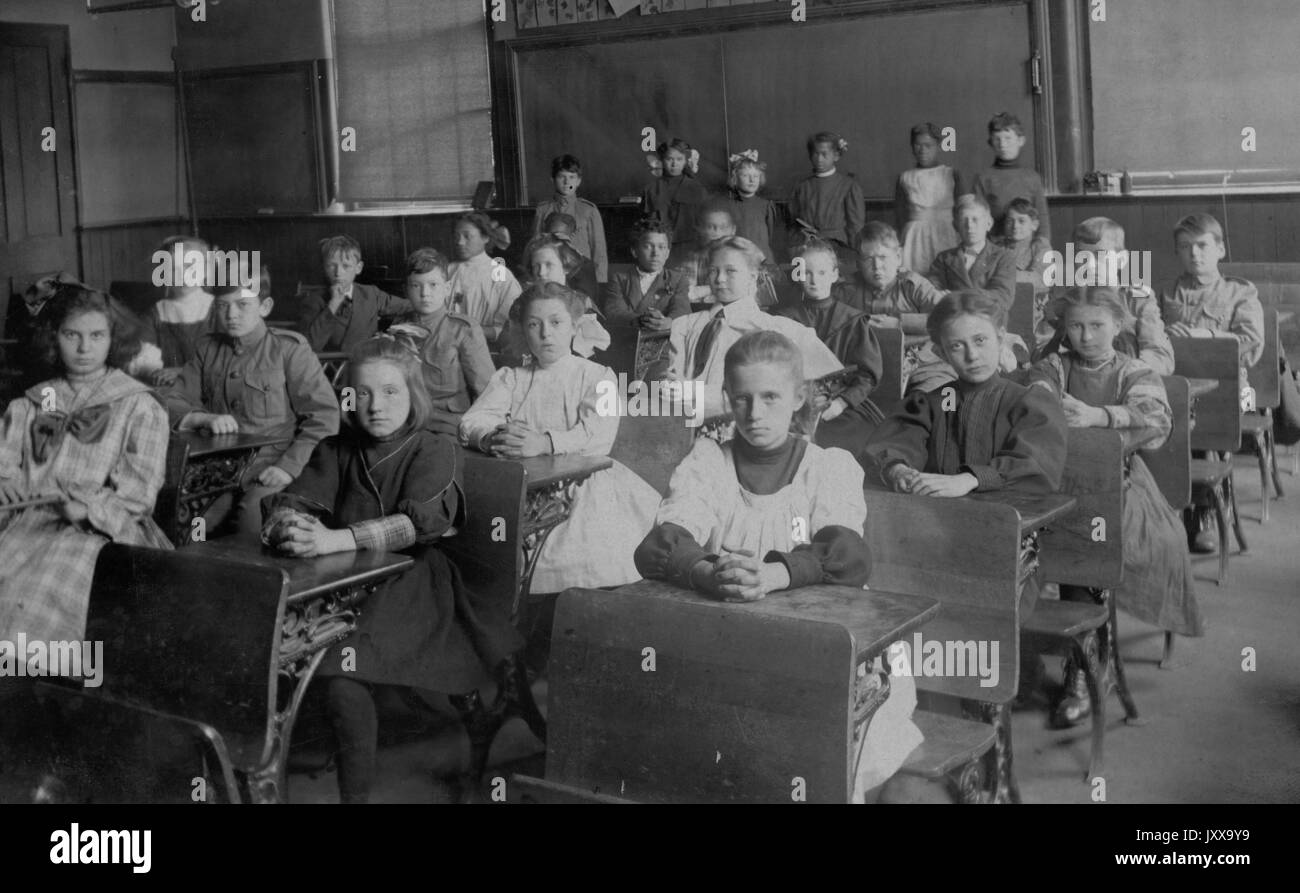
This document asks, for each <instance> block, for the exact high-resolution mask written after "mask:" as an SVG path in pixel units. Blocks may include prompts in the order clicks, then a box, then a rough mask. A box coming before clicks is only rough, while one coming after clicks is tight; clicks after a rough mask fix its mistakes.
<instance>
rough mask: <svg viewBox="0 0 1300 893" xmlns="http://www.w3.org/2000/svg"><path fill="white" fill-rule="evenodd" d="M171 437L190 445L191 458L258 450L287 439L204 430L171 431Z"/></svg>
mask: <svg viewBox="0 0 1300 893" xmlns="http://www.w3.org/2000/svg"><path fill="white" fill-rule="evenodd" d="M172 437H174V438H177V439H179V440H183V441H185V442H186V443H188V444H189V445H190V457H191V458H199V457H201V456H211V455H213V454H215V453H228V452H231V451H233V450H249V449H253V450H258V449H261V448H262V447H264V446H272V445H274V444H277V443H284V442H285V441H287V440H289V438H288V437H272V436H269V435H265V434H243V433H237V434H208V433H207V432H204V431H180V432H176V433H173V434H172Z"/></svg>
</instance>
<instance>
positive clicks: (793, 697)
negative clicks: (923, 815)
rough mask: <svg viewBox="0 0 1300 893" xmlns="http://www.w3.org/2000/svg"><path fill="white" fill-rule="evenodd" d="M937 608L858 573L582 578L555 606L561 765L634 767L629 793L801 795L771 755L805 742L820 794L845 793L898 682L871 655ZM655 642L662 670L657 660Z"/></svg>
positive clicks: (623, 771) (550, 760)
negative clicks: (778, 582) (647, 654)
mask: <svg viewBox="0 0 1300 893" xmlns="http://www.w3.org/2000/svg"><path fill="white" fill-rule="evenodd" d="M939 612H940V605H939V603H938V602H937V601H936V600H935V599H932V598H929V597H926V596H921V595H904V594H899V593H893V592H886V591H882V590H866V591H864V590H861V589H856V588H852V587H847V586H825V585H818V586H808V587H803V588H800V589H794V590H789V591H783V592H773V593H771V594H769V595H768V596H767V597H765V598H763V599H760V600H758V601H755V602H722V601H717V600H715V599H712V598H708V597H706V596H704V595H702V594H700V593H698V592H694V591H691V590H687V589H682V588H679V587H677V586H674V585H671V584H668V583H663V582H659V581H653V580H642V581H641V582H638V583H632V584H629V585H626V586H620V587H618V588H617V589H614V590H611V591H608V592H604V591H592V590H569V591H567V592H565V593H564V594H563V595H562V596H561V598H560V603H559V605H558V606H557V608H556V632H555V642H554V645H553V648H554V650H553V652H552V683H551V692H552V698H553V700H552V703H553V710H554V715H553V716H552V735H551V739H550V741H549V742H548V748H547V766H546V772H547V778H548V779H549V780H552V781H554V782H557V783H559V784H561V785H572V786H573V787H574V788H583V789H585V790H586V791H587V792H588V793H589V792H590V791H592V790H596V789H599V790H602V791H608V792H610V793H615V794H622V784H621V780H622V779H626V784H627V793H626V794H623V796H627V797H632V798H634V799H638V800H644V801H651V802H719V801H730V802H746V801H748V802H772V801H773V800H774V799H776V800H782V801H784V802H789V796H790V794H789V792H790V787H789V784H790V782H789V777H788V776H784V777H781V778H779V779H778V780H775V781H774V780H773V778H772V775H773V772H772V766H779V765H782V763H783V761H784V759H785V758H786V757H788V756H789V754H790V751H791V750H792V749H797V750H798V753H799V754H800V758H799V759H798V761H797V764H798V765H799V766H800V767H806V771H801V772H800V774H801V775H803V776H805V777H806V779H807V784H808V790H809V791H810V792H820V794H819V795H817V796H814V797H813V799H814V800H819V799H821V797H826V798H827V799H838V800H839V801H840V802H844V801H845V800H846V799H847V796H848V794H849V793H851V786H852V779H853V777H854V774H855V773H854V771H853V769H854V767H853V758H854V756H855V754H856V752H857V745H858V743H859V742H861V741H862V739H863V736H864V735H865V733H866V730H867V728H868V725H869V723H870V721H871V718H872V716H873V715H874V713H875V711H876V709H877V708H878V707H879V706H880V704H882V703H883V702H884V700H885V699H886V697H887V696H888V693H889V677H888V674H887V673H886V674H884V675H883V676H873V675H872V673H871V670H870V664H871V662H872V661H873V660H874V659H875V658H876V657H877V656H879V655H881V654H882V653H883V651H884V650H885V648H886V647H887V646H888V645H889V644H891V643H893V642H897V641H899V640H901V639H903V638H904V637H906V636H909V635H910V634H911V633H912V632H913V631H915V630H917V629H919V628H920V627H921V626H922V625H923V624H925V623H926V622H927V621H929V620H930V619H931V618H933V617H934V616H936V615H937V614H938V613H939ZM647 643H653V646H654V650H655V652H656V653H657V661H658V664H659V667H658V671H657V672H653V673H646V672H643V669H644V667H643V666H642V655H643V651H642V649H643V647H644V646H645V645H646V644H647ZM628 655H635V660H629V659H627V656H628ZM864 665H865V668H864ZM701 740H703V741H708V742H709V745H708V749H707V758H706V759H700V758H699V756H698V752H699V750H700V748H699V742H700V741H701ZM760 742H761V743H760ZM692 745H694V746H692ZM715 748H716V749H717V752H718V754H719V756H718V758H717V760H715V759H714V752H715V750H714V749H715ZM755 749H759V750H761V752H762V753H761V755H762V759H755V758H754V756H755V755H754V754H753V753H752V751H753V750H755ZM768 762H770V763H771V764H772V765H771V766H768V765H766V764H767V763H768ZM846 782H847V783H848V784H847V787H846ZM774 792H775V793H774Z"/></svg>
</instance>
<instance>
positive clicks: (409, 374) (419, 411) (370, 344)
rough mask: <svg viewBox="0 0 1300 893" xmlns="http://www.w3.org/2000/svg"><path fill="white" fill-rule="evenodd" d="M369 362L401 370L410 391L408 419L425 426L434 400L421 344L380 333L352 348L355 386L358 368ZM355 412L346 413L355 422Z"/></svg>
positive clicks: (350, 369) (351, 376)
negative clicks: (388, 365) (426, 379)
mask: <svg viewBox="0 0 1300 893" xmlns="http://www.w3.org/2000/svg"><path fill="white" fill-rule="evenodd" d="M366 363H392V364H393V365H394V366H396V367H397V368H398V369H400V370H402V378H404V379H405V380H406V389H407V390H408V391H410V393H411V414H410V416H409V417H408V418H407V422H408V423H409V424H410V425H411V427H412V428H414V429H416V430H418V429H420V428H423V427H424V426H425V424H426V423H427V422H428V421H429V419H430V418H431V417H432V416H433V399H432V398H431V397H430V396H429V389H428V387H427V386H426V385H425V383H424V363H423V362H422V361H421V359H420V349H419V347H418V346H417V345H416V344H415V343H414V342H413V341H412V340H411V339H409V338H407V337H405V336H401V335H389V334H380V335H376V336H374V337H373V338H367V339H366V340H365V341H362V342H361V343H360V344H358V345H357V346H356V347H354V348H352V353H351V355H350V356H349V357H348V380H349V382H351V384H352V385H353V386H355V385H356V382H357V371H358V370H360V368H361V367H362V366H364V365H365V364H366ZM355 415H356V410H355V409H353V410H349V411H348V412H347V413H345V417H346V418H347V420H348V421H349V422H352V423H353V424H355V423H356V422H355V418H354V416H355Z"/></svg>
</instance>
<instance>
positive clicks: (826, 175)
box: [813, 168, 835, 177]
mask: <svg viewBox="0 0 1300 893" xmlns="http://www.w3.org/2000/svg"><path fill="white" fill-rule="evenodd" d="M813 176H814V177H833V176H835V168H831V169H830V170H828V171H827V172H826V173H824V174H819V173H817V172H816V171H814V172H813Z"/></svg>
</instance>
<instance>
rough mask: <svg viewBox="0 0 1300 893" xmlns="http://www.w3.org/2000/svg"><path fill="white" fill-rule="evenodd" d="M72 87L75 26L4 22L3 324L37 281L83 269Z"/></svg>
mask: <svg viewBox="0 0 1300 893" xmlns="http://www.w3.org/2000/svg"><path fill="white" fill-rule="evenodd" d="M68 81H69V72H68V29H67V27H65V26H56V25H15V24H8V23H3V22H0V321H2V320H3V319H4V318H6V315H7V311H8V302H9V298H10V295H11V294H13V292H14V290H15V289H19V290H21V289H22V288H23V287H24V286H25V284H26V283H27V282H28V281H30V280H31V279H33V278H35V276H36V275H39V274H41V273H47V272H52V271H55V270H67V271H69V272H71V273H73V274H77V273H79V270H80V261H79V258H78V253H77V205H76V179H75V175H74V168H75V165H74V156H73V144H72V113H71V99H70V93H69V89H68ZM51 128H52V129H51ZM0 324H3V323H2V322H0Z"/></svg>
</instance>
